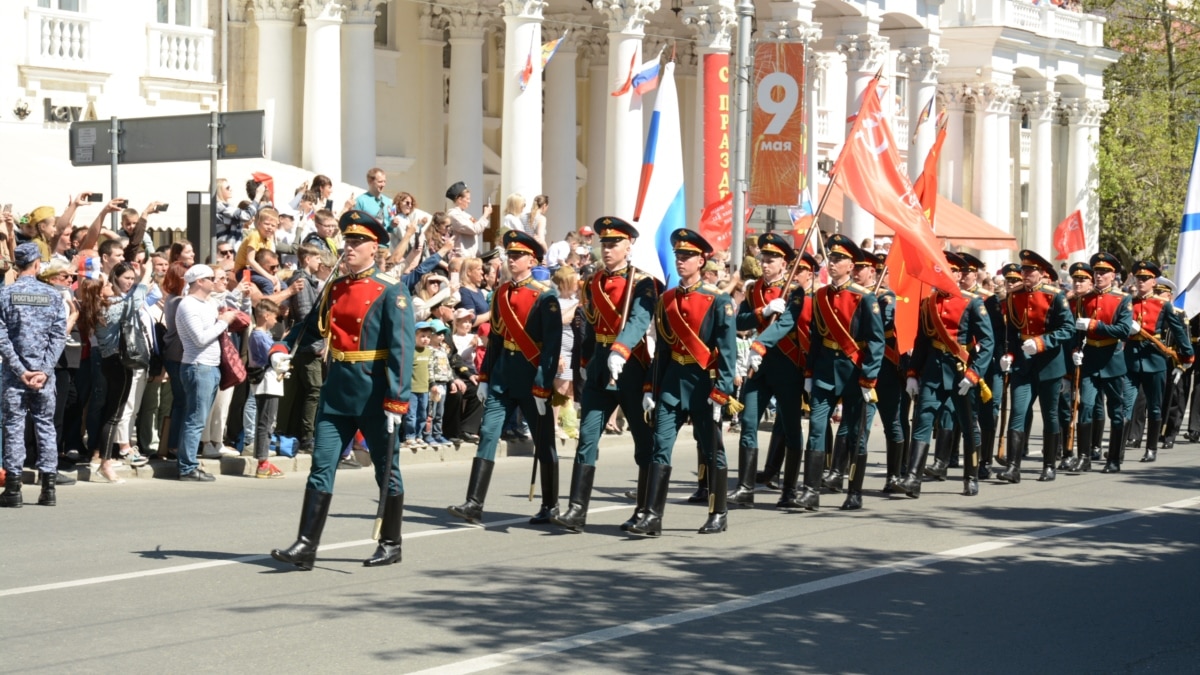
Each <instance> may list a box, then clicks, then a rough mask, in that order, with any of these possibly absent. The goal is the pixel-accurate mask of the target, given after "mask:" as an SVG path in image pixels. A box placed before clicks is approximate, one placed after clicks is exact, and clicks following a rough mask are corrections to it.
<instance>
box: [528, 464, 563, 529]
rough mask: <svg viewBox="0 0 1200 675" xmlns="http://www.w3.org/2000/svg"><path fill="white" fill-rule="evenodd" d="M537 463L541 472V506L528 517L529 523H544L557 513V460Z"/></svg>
mask: <svg viewBox="0 0 1200 675" xmlns="http://www.w3.org/2000/svg"><path fill="white" fill-rule="evenodd" d="M538 464H539V465H540V466H538V470H539V471H541V472H542V508H540V509H538V512H537V513H536V514H535V515H534V516H533V517H532V518H530V519H529V524H530V525H545V524H547V523H549V522H551V521H552V520H553V519H554V518H555V517H556V516H557V515H558V460H557V459H556V460H554V461H552V462H538Z"/></svg>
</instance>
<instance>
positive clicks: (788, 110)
mask: <svg viewBox="0 0 1200 675" xmlns="http://www.w3.org/2000/svg"><path fill="white" fill-rule="evenodd" d="M750 98H751V99H752V102H753V108H752V111H753V112H752V115H751V121H750V203H751V204H753V205H755V206H795V205H797V204H799V201H800V189H801V187H802V186H803V185H804V169H805V166H806V165H807V156H808V138H807V136H808V135H807V134H806V133H805V126H804V45H802V44H797V43H786V42H766V43H762V44H759V45H758V47H757V48H756V49H755V50H754V89H753V91H752V92H751V95H750Z"/></svg>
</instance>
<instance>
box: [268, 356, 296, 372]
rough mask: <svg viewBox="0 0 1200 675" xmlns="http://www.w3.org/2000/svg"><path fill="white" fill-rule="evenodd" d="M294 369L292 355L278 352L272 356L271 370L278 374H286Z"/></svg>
mask: <svg viewBox="0 0 1200 675" xmlns="http://www.w3.org/2000/svg"><path fill="white" fill-rule="evenodd" d="M291 368H292V355H291V354H284V353H283V352H276V353H274V354H272V355H271V370H274V371H275V372H277V373H286V372H287V371H289V370H291Z"/></svg>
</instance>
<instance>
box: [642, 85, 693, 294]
mask: <svg viewBox="0 0 1200 675" xmlns="http://www.w3.org/2000/svg"><path fill="white" fill-rule="evenodd" d="M686 216H687V213H686V211H685V205H684V197H683V141H682V136H681V133H680V130H679V98H678V95H677V94H676V90H675V64H674V63H668V64H667V65H666V66H665V67H664V68H663V74H662V78H661V81H660V82H659V85H658V97H657V98H655V100H654V113H653V115H652V116H651V117H650V131H649V132H648V133H647V134H646V150H645V153H644V155H643V157H642V176H641V182H640V184H639V185H638V196H637V203H636V206H635V207H634V210H633V221H634V222H635V223H636V224H637V229H638V239H637V241H636V242H635V243H634V245H633V254H632V256H631V261H632V263H633V266H634V267H637V268H638V269H640V270H642V271H643V272H645V273H646V274H649V275H651V276H653V277H654V278H655V279H658V280H659V281H661V282H663V283H664V284H666V286H667V288H670V287H672V286H675V285H676V284H678V283H679V274H678V273H677V272H676V271H675V253H674V251H673V250H672V249H671V233H672V232H674V231H675V230H677V229H679V228H681V227H685V226H686V225H687V217H686Z"/></svg>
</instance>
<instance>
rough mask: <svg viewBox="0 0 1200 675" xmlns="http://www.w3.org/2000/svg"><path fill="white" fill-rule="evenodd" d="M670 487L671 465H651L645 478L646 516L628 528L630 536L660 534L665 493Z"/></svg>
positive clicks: (665, 505)
mask: <svg viewBox="0 0 1200 675" xmlns="http://www.w3.org/2000/svg"><path fill="white" fill-rule="evenodd" d="M670 486H671V465H670V464H651V465H650V473H649V474H648V475H647V476H646V488H647V490H646V491H647V493H648V494H647V495H646V515H645V516H643V517H642V519H641V520H639V521H638V522H637V524H635V525H634V526H633V527H630V528H629V533H630V534H641V535H645V536H647V537H657V536H659V535H661V534H662V519H663V511H664V510H666V508H667V491H668V490H669V489H670Z"/></svg>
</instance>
